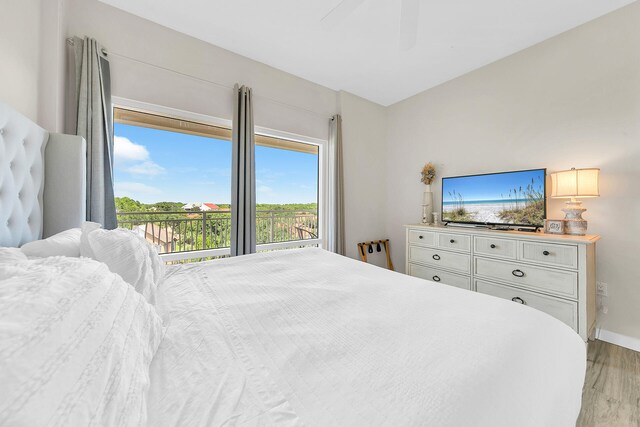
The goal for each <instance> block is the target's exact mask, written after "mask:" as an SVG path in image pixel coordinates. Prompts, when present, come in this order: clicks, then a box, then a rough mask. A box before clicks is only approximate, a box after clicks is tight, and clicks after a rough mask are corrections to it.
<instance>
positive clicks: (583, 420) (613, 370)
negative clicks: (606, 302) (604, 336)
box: [576, 341, 640, 427]
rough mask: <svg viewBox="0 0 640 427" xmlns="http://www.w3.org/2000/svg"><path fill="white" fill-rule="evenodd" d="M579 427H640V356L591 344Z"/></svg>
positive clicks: (620, 349)
mask: <svg viewBox="0 0 640 427" xmlns="http://www.w3.org/2000/svg"><path fill="white" fill-rule="evenodd" d="M576 425H577V427H595V426H598V427H600V426H602V427H605V426H606V427H618V426H620V427H626V426H633V427H640V353H637V352H635V351H632V350H628V349H626V348H623V347H618V346H616V345H613V344H609V343H606V342H604V341H592V342H590V343H589V351H588V355H587V376H586V380H585V384H584V389H583V392H582V410H581V412H580V417H579V418H578V422H577V424H576Z"/></svg>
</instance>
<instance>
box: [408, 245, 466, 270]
mask: <svg viewBox="0 0 640 427" xmlns="http://www.w3.org/2000/svg"><path fill="white" fill-rule="evenodd" d="M409 261H410V262H417V263H420V264H428V265H431V266H434V267H440V268H444V269H448V270H454V271H459V272H461V273H469V270H470V263H471V257H470V256H469V255H466V254H459V253H455V252H449V251H443V250H438V249H431V248H423V247H420V246H410V247H409Z"/></svg>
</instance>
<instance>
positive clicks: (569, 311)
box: [476, 280, 578, 331]
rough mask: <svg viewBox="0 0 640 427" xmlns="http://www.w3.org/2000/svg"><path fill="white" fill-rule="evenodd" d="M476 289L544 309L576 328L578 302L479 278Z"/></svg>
mask: <svg viewBox="0 0 640 427" xmlns="http://www.w3.org/2000/svg"><path fill="white" fill-rule="evenodd" d="M476 290H477V291H478V292H481V293H483V294H488V295H493V296H495V297H499V298H504V299H509V300H512V301H514V302H517V303H520V304H525V305H528V306H530V307H533V308H536V309H538V310H540V311H544V312H545V313H547V314H549V315H551V316H553V317H555V318H556V319H558V320H560V321H562V322H564V323H566V324H567V325H569V326H571V327H572V328H573V329H574V330H576V331H577V330H578V303H576V302H573V301H566V300H563V299H560V298H554V297H552V296H548V295H542V294H538V293H536V292H530V291H524V290H521V289H516V288H511V287H509V286H504V285H499V284H496V283H488V282H484V281H481V280H476Z"/></svg>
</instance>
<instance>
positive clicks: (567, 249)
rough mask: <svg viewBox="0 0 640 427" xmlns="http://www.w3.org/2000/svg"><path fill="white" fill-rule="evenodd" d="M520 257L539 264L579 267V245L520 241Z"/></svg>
mask: <svg viewBox="0 0 640 427" xmlns="http://www.w3.org/2000/svg"><path fill="white" fill-rule="evenodd" d="M520 259H521V260H523V261H529V262H535V263H537V264H545V265H552V266H558V267H566V268H578V247H577V246H573V245H558V244H554V243H543V242H542V243H538V242H520Z"/></svg>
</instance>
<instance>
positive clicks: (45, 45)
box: [38, 0, 66, 132]
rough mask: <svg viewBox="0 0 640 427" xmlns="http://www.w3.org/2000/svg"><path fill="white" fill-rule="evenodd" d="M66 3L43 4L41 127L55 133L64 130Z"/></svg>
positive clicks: (48, 0) (61, 0)
mask: <svg viewBox="0 0 640 427" xmlns="http://www.w3.org/2000/svg"><path fill="white" fill-rule="evenodd" d="M65 19H66V17H65V14H64V0H41V10H40V63H39V75H38V124H40V126H42V127H44V128H45V129H47V130H49V131H52V132H62V131H63V126H64V82H65V77H64V76H65V74H64V73H65V46H66V43H65V37H64V27H65Z"/></svg>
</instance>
